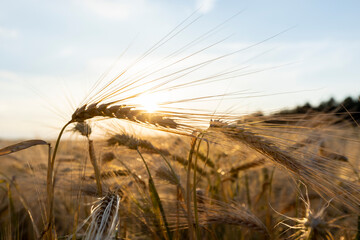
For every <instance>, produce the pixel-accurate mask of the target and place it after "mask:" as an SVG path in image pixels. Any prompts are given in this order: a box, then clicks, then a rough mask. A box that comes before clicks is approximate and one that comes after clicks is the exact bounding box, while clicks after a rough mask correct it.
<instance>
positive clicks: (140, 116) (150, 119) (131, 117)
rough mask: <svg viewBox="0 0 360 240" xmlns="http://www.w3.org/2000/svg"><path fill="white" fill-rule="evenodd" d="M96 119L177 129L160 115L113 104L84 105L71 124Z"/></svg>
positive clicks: (176, 125) (78, 110)
mask: <svg viewBox="0 0 360 240" xmlns="http://www.w3.org/2000/svg"><path fill="white" fill-rule="evenodd" d="M94 117H109V118H118V119H124V120H128V121H131V122H136V123H145V124H152V125H155V126H160V127H165V128H173V129H175V128H177V127H178V126H179V124H177V123H176V122H175V121H174V120H172V119H170V118H168V117H166V116H164V115H162V114H159V113H149V112H146V111H144V110H138V109H135V107H134V106H128V105H113V103H104V104H99V103H93V104H90V105H87V104H85V105H83V106H82V107H80V108H78V109H76V110H75V112H74V113H73V115H72V117H71V121H70V122H83V121H85V120H88V119H91V118H94Z"/></svg>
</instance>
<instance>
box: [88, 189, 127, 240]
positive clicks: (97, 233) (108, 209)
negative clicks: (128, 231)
mask: <svg viewBox="0 0 360 240" xmlns="http://www.w3.org/2000/svg"><path fill="white" fill-rule="evenodd" d="M120 199H121V198H120V196H119V195H118V194H115V193H111V192H110V193H108V194H107V195H105V196H104V197H102V198H100V199H99V200H98V201H97V202H96V203H95V204H94V205H93V206H92V208H91V215H90V216H91V222H90V225H89V227H88V228H87V230H86V234H85V237H84V239H85V240H108V239H111V238H112V236H113V234H114V233H115V230H116V228H117V226H118V224H119V206H120Z"/></svg>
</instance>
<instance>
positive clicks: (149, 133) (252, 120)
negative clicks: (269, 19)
mask: <svg viewBox="0 0 360 240" xmlns="http://www.w3.org/2000/svg"><path fill="white" fill-rule="evenodd" d="M189 21H190V23H191V20H189V19H186V21H184V22H182V23H181V24H180V25H179V26H177V27H175V28H174V29H173V30H172V31H170V32H169V33H168V34H167V35H165V36H164V38H162V39H161V40H160V41H159V42H157V43H156V44H155V45H153V46H152V47H151V48H150V49H149V50H148V51H146V52H145V53H144V54H143V55H142V56H140V57H139V58H138V59H136V60H135V61H134V62H132V63H130V64H129V65H128V66H127V67H125V68H124V69H122V70H120V71H118V75H117V76H115V77H114V78H112V79H111V80H105V78H102V79H100V80H99V81H98V82H97V83H96V84H95V85H94V87H93V88H92V89H90V90H89V91H90V92H89V95H88V96H87V97H86V98H85V99H84V100H83V102H82V103H81V104H79V105H78V107H77V108H76V109H74V110H73V112H72V115H71V116H68V117H67V122H66V123H65V125H64V126H59V128H60V129H61V130H59V134H58V138H57V139H56V140H52V139H41V138H40V139H30V140H26V141H7V140H1V141H0V148H1V149H0V162H1V169H0V199H1V201H0V239H103V240H105V239H166V240H176V239H360V232H359V230H360V207H359V205H360V175H359V171H360V169H359V164H360V128H359V127H356V126H354V121H352V122H351V121H348V120H342V119H343V118H345V117H348V116H349V115H350V116H351V112H347V114H346V116H345V115H344V116H342V115H339V114H333V113H315V112H309V113H306V114H288V115H286V116H285V115H274V114H267V115H258V114H250V115H240V114H237V113H236V111H230V110H228V111H225V110H222V111H220V110H218V109H217V106H218V105H217V103H219V102H222V103H223V104H226V103H231V101H236V100H241V99H242V98H246V97H247V95H246V94H244V92H242V91H240V90H239V91H233V92H230V91H228V92H226V93H223V92H218V93H213V94H211V95H208V94H207V93H206V91H204V92H202V91H191V89H194V88H196V87H200V88H203V89H205V88H207V87H208V86H210V85H211V84H212V83H224V84H225V83H226V81H227V80H229V79H236V78H239V77H242V76H245V75H249V74H255V73H257V72H259V71H260V70H256V71H246V69H245V67H244V66H238V68H233V67H232V68H224V69H223V71H221V72H218V73H211V72H207V71H206V69H207V68H211V64H218V63H219V62H221V61H222V60H224V59H226V58H227V57H229V56H232V55H235V54H241V53H242V52H243V51H245V50H248V49H250V48H254V47H256V46H258V45H260V44H262V43H263V42H266V41H270V40H271V39H273V38H275V37H277V36H278V35H279V34H282V32H281V33H278V34H274V35H273V36H269V37H268V38H267V39H263V40H261V41H259V42H257V43H253V44H252V45H249V46H246V47H244V48H241V49H238V50H236V51H233V52H230V53H227V54H224V55H221V56H215V57H214V56H211V55H209V58H208V59H207V60H203V59H197V55H198V54H199V53H203V52H205V51H206V50H208V49H210V48H211V47H213V46H215V45H217V44H221V42H222V40H221V41H217V42H214V43H209V44H208V45H206V46H205V47H202V48H201V47H199V48H197V49H196V50H194V48H192V47H194V46H197V44H199V43H203V42H204V40H206V39H207V37H208V36H209V34H214V33H216V30H217V28H218V26H216V27H214V28H212V29H210V30H209V31H208V32H204V33H203V34H201V35H200V36H199V37H198V38H195V39H194V40H193V41H191V42H189V43H184V45H183V46H178V49H174V51H173V52H171V53H169V55H168V56H166V57H164V58H163V59H160V60H159V62H155V63H152V64H151V65H149V66H148V67H145V68H144V69H142V70H138V69H136V71H132V69H133V68H134V66H137V65H139V64H140V63H141V62H142V61H145V59H146V58H147V57H148V56H150V55H151V54H153V52H155V51H156V50H158V49H159V48H161V47H162V46H163V45H164V44H165V43H167V42H168V41H171V40H172V39H173V38H175V37H177V35H179V34H181V32H182V31H183V29H185V28H186V27H187V24H189ZM189 49H190V50H189ZM187 50H189V51H190V53H187V52H186V51H187ZM185 52H186V55H185V54H184V53H185ZM255 57H257V56H255ZM189 59H194V60H195V61H198V62H197V63H194V61H188V60H189ZM244 69H245V70H244ZM263 70H269V69H263ZM261 71H262V70H261ZM194 73H200V76H199V74H197V75H194V77H192V74H194ZM184 79H186V80H184ZM189 89H190V90H189ZM170 90H171V91H174V92H176V91H178V92H180V93H181V91H183V92H186V93H187V94H183V95H181V94H178V95H176V96H177V99H175V100H174V99H169V100H166V101H163V102H161V103H157V106H153V108H152V109H150V108H149V107H146V104H145V103H144V104H141V102H139V101H137V99H141V98H142V97H144V96H145V97H146V98H145V99H151V96H152V95H153V94H158V93H162V92H168V91H170ZM189 94H192V95H189ZM249 96H250V95H249ZM252 96H255V95H254V94H253V95H251V96H250V97H252ZM289 97H291V95H289ZM206 101H209V102H211V104H207V105H206V106H207V107H208V108H207V109H205V108H201V107H199V105H196V104H195V103H199V102H206ZM264 101H265V100H264ZM193 103H194V105H193ZM232 103H233V102H232ZM182 104H184V105H182ZM202 106H203V105H202ZM209 106H210V107H209ZM230 107H232V108H233V106H232V105H231V104H229V106H228V109H230ZM225 109H226V108H225ZM347 119H348V118H347ZM355 122H356V121H355ZM124 123H126V124H125V125H124ZM335 123H336V124H335ZM140 128H141V129H146V134H139V131H137V129H140ZM63 135H67V137H66V138H64V136H63ZM69 135H70V137H69Z"/></svg>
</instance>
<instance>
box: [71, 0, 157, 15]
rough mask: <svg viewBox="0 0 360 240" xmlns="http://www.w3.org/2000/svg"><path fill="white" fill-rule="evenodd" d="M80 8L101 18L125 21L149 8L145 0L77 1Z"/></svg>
mask: <svg viewBox="0 0 360 240" xmlns="http://www.w3.org/2000/svg"><path fill="white" fill-rule="evenodd" d="M78 3H80V4H81V5H82V6H84V7H86V8H87V9H89V10H90V11H91V12H93V13H94V14H96V15H98V16H99V17H102V18H107V19H111V20H126V19H129V18H130V17H132V16H134V15H137V14H139V13H141V12H144V11H147V10H148V9H149V8H150V7H151V6H149V4H147V1H145V0H132V1H112V0H86V1H85V0H79V1H78Z"/></svg>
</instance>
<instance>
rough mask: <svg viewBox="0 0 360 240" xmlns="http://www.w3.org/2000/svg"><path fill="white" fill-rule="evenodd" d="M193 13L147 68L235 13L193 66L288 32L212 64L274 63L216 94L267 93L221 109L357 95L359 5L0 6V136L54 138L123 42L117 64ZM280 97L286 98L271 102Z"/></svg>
mask: <svg viewBox="0 0 360 240" xmlns="http://www.w3.org/2000/svg"><path fill="white" fill-rule="evenodd" d="M199 7H200V10H199V11H200V13H201V14H202V17H201V18H200V19H199V20H198V21H196V22H195V23H194V24H192V25H191V26H190V27H189V28H187V29H186V30H185V31H183V32H182V33H181V34H180V35H179V36H176V37H175V38H174V39H172V40H171V42H169V43H168V44H166V45H164V46H163V47H162V48H161V49H158V51H156V52H154V53H153V54H152V56H151V57H150V58H149V59H148V61H150V62H151V61H155V60H156V59H158V58H161V56H164V55H166V54H169V53H170V52H171V51H172V50H174V49H175V48H176V47H177V46H180V45H181V44H184V43H186V42H189V41H191V40H192V39H194V38H195V37H197V36H199V35H201V34H202V33H205V32H206V31H208V30H209V29H211V28H212V27H214V26H216V25H218V24H220V23H222V22H223V21H225V20H226V19H227V18H229V17H230V16H232V15H234V14H236V13H237V12H241V13H240V14H239V15H238V16H237V17H236V18H234V19H232V20H231V21H230V22H228V23H227V24H225V25H224V26H223V28H222V29H221V30H220V31H219V32H216V34H214V35H212V36H211V37H209V38H208V39H206V40H205V41H204V42H202V43H201V44H199V45H198V46H197V48H198V49H200V48H201V47H203V46H206V45H210V44H212V43H214V42H216V41H218V40H220V39H222V38H225V37H227V36H229V35H230V34H233V35H232V36H231V37H230V38H229V39H227V40H226V41H224V42H222V43H221V44H219V45H217V46H216V47H214V48H212V49H210V50H209V51H207V52H204V53H203V54H201V55H199V56H198V59H195V60H197V61H199V59H200V60H202V59H208V58H209V57H214V56H219V55H222V54H226V53H228V52H232V51H236V50H238V49H241V48H242V47H246V46H249V45H251V44H254V43H256V42H260V41H262V40H264V39H266V38H268V37H270V36H272V35H275V34H277V33H279V32H281V31H283V30H285V29H288V28H291V27H294V28H292V29H291V30H290V31H288V32H286V33H283V34H281V35H279V36H277V37H275V38H274V39H271V40H269V41H267V42H265V43H263V44H260V45H258V46H256V47H254V48H252V49H250V50H249V51H244V52H243V53H241V54H236V55H234V56H231V57H230V58H227V59H226V60H225V61H223V62H221V63H219V64H215V65H214V66H212V68H213V70H214V69H217V70H218V71H221V70H224V69H226V68H227V67H228V66H230V65H231V66H240V65H241V64H242V63H244V62H245V61H247V60H248V59H249V58H252V57H254V56H257V57H256V58H255V59H253V60H252V61H251V62H250V63H251V67H252V69H254V70H261V69H263V70H265V69H268V68H271V67H277V66H280V65H281V67H280V68H276V69H273V70H266V71H264V72H259V73H257V74H252V75H250V76H247V77H242V78H241V79H236V80H231V81H229V82H227V83H226V84H225V85H226V86H224V87H223V89H221V92H220V93H223V92H224V91H227V90H228V89H231V90H238V91H240V90H248V91H251V92H258V93H259V95H261V94H274V95H273V96H269V97H258V98H250V97H249V98H244V99H241V101H236V102H232V103H229V106H231V107H232V108H234V107H235V108H238V109H239V111H238V112H242V113H246V112H252V111H256V110H263V111H275V110H279V109H282V108H284V107H292V106H295V105H297V104H303V103H304V102H306V101H310V102H311V103H313V104H317V103H318V102H319V101H321V100H326V99H327V98H329V97H330V96H334V97H335V98H337V99H338V100H340V99H342V98H344V97H345V96H348V95H351V96H354V97H355V96H358V95H360V28H359V24H360V15H359V12H360V2H359V1H355V0H354V1H329V0H327V1H310V0H308V1H305V0H301V1H300V0H298V1H289V0H287V1H285V0H283V1H276V0H274V1H265V0H264V1H260V0H259V1H227V0H222V1H220V0H202V1H200V0H199V1H195V0H186V1H161V0H154V1H146V0H131V1H130V0H129V1H116V0H102V1H100V0H73V1H69V0H64V1H41V0H27V1H1V2H0V56H1V57H0V138H30V137H41V138H49V137H53V136H54V135H55V134H56V132H57V128H59V127H60V126H61V122H62V121H64V120H63V119H62V118H61V117H63V118H67V119H69V114H70V113H71V111H72V110H73V107H75V106H76V105H77V104H78V103H79V102H80V101H81V100H82V98H83V97H84V94H85V93H86V92H87V91H88V90H89V89H90V88H91V86H92V84H93V83H94V82H95V81H97V80H98V79H99V77H100V76H101V74H102V73H104V72H105V71H106V70H107V69H108V67H110V66H111V65H112V64H113V63H114V62H115V61H116V59H117V57H118V56H119V55H120V54H121V53H122V51H123V50H124V49H125V48H127V46H128V45H129V44H130V43H132V45H131V48H130V50H129V51H128V53H127V58H125V60H124V61H125V62H126V60H127V59H132V58H134V57H136V56H139V55H141V54H142V53H144V52H145V51H146V50H147V49H148V48H149V47H150V46H152V45H153V44H154V43H155V42H156V41H157V40H159V39H161V37H162V36H164V35H165V34H166V33H168V32H169V31H170V30H171V29H172V28H174V27H175V26H176V25H177V24H178V23H180V22H181V21H182V20H184V19H185V18H186V17H188V16H189V15H190V14H191V13H192V12H194V11H195V10H196V9H197V8H199ZM197 48H196V47H195V48H193V49H192V50H193V51H195V50H196V49H197ZM190 52H191V51H190ZM195 60H194V61H195ZM116 72H118V70H117V68H116V67H115V68H113V73H114V74H115V73H116ZM199 74H206V72H200V73H199ZM110 76H111V74H110ZM223 85H224V84H223ZM220 88H221V86H220V87H219V86H217V87H216V90H218V89H220ZM214 89H215V87H214V86H209V87H208V89H203V90H204V91H209V93H214ZM279 92H289V93H288V94H283V95H276V93H279ZM292 92H297V93H292ZM67 99H68V100H67ZM69 102H71V104H73V106H72V105H71V104H70V103H69ZM223 105H225V103H224V104H223ZM224 107H225V106H224ZM52 108H56V109H57V110H58V111H59V112H61V113H60V115H61V117H60V116H58V115H56V114H55V113H54V112H53V111H51V110H50V109H52Z"/></svg>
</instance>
